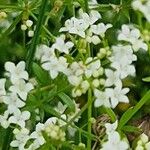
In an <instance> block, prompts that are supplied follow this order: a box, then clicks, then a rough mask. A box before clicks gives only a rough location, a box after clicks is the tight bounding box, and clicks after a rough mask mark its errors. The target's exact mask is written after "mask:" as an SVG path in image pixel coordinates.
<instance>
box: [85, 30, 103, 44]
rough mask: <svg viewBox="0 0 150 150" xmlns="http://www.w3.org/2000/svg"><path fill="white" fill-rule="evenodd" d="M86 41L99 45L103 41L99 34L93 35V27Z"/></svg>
mask: <svg viewBox="0 0 150 150" xmlns="http://www.w3.org/2000/svg"><path fill="white" fill-rule="evenodd" d="M86 41H87V42H89V43H93V44H94V45H97V44H99V43H100V42H101V40H100V38H99V36H98V35H95V34H94V35H93V33H92V31H91V29H89V30H88V31H87V34H86Z"/></svg>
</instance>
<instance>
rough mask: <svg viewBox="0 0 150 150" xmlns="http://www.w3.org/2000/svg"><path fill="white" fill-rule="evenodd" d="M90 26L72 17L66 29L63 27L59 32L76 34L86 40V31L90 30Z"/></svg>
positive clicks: (66, 24) (66, 23)
mask: <svg viewBox="0 0 150 150" xmlns="http://www.w3.org/2000/svg"><path fill="white" fill-rule="evenodd" d="M88 26H89V25H88V24H86V23H85V21H84V20H83V19H77V18H75V17H72V18H71V19H68V20H67V21H66V22H65V27H62V28H61V29H60V30H59V31H60V32H64V31H65V32H66V31H68V32H69V33H71V34H76V35H79V36H81V37H83V38H85V30H86V29H87V28H88Z"/></svg>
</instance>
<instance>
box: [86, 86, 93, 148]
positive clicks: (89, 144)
mask: <svg viewBox="0 0 150 150" xmlns="http://www.w3.org/2000/svg"><path fill="white" fill-rule="evenodd" d="M91 117H92V91H91V89H89V90H88V133H89V134H91V130H92V123H91V121H90V119H91ZM91 144H92V140H91V138H90V137H88V139H87V150H91Z"/></svg>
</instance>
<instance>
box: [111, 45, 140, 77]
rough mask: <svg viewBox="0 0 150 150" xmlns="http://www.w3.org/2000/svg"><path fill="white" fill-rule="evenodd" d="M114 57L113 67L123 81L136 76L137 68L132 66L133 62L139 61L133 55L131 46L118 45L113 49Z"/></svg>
mask: <svg viewBox="0 0 150 150" xmlns="http://www.w3.org/2000/svg"><path fill="white" fill-rule="evenodd" d="M112 50H113V52H112V56H111V57H110V61H111V62H112V64H111V66H112V67H113V68H115V69H116V70H117V73H118V74H119V77H120V78H121V79H123V78H125V77H127V76H128V75H134V74H135V67H134V66H133V65H131V63H132V62H133V61H136V60H137V57H136V55H134V54H133V50H132V48H131V46H130V45H126V46H123V45H117V46H113V47H112Z"/></svg>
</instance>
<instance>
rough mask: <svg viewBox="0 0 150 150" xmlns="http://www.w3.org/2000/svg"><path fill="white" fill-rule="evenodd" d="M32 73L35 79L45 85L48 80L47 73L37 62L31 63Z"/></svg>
mask: <svg viewBox="0 0 150 150" xmlns="http://www.w3.org/2000/svg"><path fill="white" fill-rule="evenodd" d="M32 69H33V73H34V75H35V76H36V78H37V80H38V81H39V82H40V83H41V84H43V85H47V84H48V81H49V75H48V73H47V72H46V71H45V70H43V69H42V68H41V67H40V66H39V65H38V64H36V63H33V64H32Z"/></svg>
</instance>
